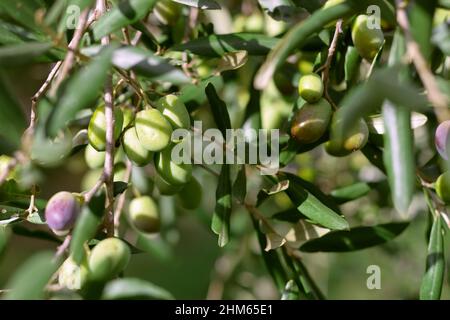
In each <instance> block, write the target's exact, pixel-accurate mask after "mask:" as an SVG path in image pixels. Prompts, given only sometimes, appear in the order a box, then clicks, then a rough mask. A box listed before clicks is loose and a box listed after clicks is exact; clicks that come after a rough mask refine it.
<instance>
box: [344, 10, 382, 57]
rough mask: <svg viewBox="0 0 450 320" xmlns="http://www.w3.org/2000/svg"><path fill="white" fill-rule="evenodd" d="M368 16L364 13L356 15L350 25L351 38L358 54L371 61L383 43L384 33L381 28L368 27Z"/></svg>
mask: <svg viewBox="0 0 450 320" xmlns="http://www.w3.org/2000/svg"><path fill="white" fill-rule="evenodd" d="M368 18H369V17H368V16H367V15H364V14H362V15H359V16H358V17H356V19H355V22H354V23H353V27H352V40H353V44H354V45H355V48H356V50H357V51H358V53H359V55H360V56H361V57H363V58H364V59H367V60H369V61H371V60H372V59H373V58H375V56H376V54H377V53H378V51H379V50H380V48H381V46H382V45H383V42H384V35H383V31H381V29H376V28H375V29H369V27H368V26H367V20H368Z"/></svg>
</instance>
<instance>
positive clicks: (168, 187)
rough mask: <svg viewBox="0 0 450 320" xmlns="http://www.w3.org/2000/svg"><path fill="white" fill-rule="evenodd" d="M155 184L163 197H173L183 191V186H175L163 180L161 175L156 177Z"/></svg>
mask: <svg viewBox="0 0 450 320" xmlns="http://www.w3.org/2000/svg"><path fill="white" fill-rule="evenodd" d="M155 184H156V187H157V188H158V191H159V193H160V194H161V195H163V196H172V195H174V194H177V193H178V192H180V191H181V189H182V188H183V186H182V185H177V186H174V185H172V184H170V183H168V182H167V181H166V180H164V179H163V178H161V176H160V175H159V174H157V175H156V176H155Z"/></svg>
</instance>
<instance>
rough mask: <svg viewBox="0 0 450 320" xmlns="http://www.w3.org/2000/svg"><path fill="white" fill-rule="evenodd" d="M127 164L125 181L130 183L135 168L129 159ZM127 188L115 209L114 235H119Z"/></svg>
mask: <svg viewBox="0 0 450 320" xmlns="http://www.w3.org/2000/svg"><path fill="white" fill-rule="evenodd" d="M126 165H127V167H126V171H125V177H124V182H126V183H128V182H129V181H130V178H131V169H132V168H133V165H132V163H131V161H130V160H127V164H126ZM127 190H128V189H126V190H125V191H124V192H123V193H122V194H121V195H120V197H119V199H117V205H116V209H115V210H114V236H116V237H117V236H119V226H120V216H121V215H122V211H123V206H124V205H125V199H126V194H127Z"/></svg>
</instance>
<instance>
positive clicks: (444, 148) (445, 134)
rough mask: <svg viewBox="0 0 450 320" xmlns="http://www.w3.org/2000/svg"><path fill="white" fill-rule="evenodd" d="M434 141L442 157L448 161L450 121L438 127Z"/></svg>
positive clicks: (449, 152)
mask: <svg viewBox="0 0 450 320" xmlns="http://www.w3.org/2000/svg"><path fill="white" fill-rule="evenodd" d="M434 141H435V144H436V149H437V151H438V152H439V154H440V155H441V157H442V158H444V159H445V160H448V156H449V154H450V120H447V121H444V122H442V123H441V124H440V125H439V126H438V127H437V129H436V135H435V139H434Z"/></svg>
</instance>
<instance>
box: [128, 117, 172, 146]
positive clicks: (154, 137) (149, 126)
mask: <svg viewBox="0 0 450 320" xmlns="http://www.w3.org/2000/svg"><path fill="white" fill-rule="evenodd" d="M135 127H136V133H137V136H138V138H139V141H140V142H141V145H142V146H143V147H144V148H145V149H147V150H149V151H153V152H157V151H161V150H163V149H164V148H166V147H167V146H168V145H169V143H170V139H171V136H172V126H171V125H170V123H169V121H167V119H166V118H165V117H164V116H163V115H162V113H161V112H160V111H159V110H156V109H148V110H142V111H139V112H138V113H137V114H136V121H135Z"/></svg>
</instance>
